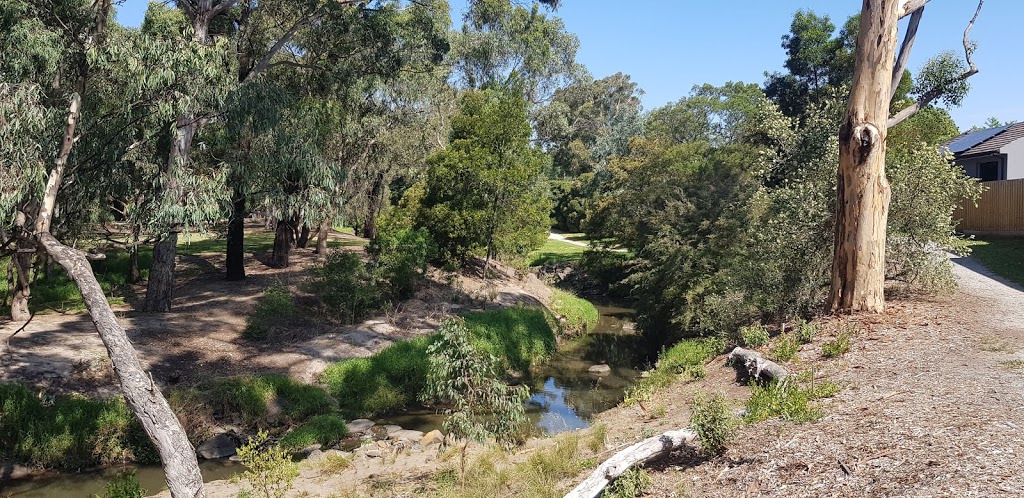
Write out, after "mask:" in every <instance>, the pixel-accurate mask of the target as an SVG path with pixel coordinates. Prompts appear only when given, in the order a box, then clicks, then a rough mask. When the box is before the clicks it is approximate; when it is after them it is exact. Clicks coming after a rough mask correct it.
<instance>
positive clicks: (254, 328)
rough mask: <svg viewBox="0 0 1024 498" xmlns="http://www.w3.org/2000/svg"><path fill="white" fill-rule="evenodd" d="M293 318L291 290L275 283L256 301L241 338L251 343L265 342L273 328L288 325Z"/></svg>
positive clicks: (293, 301) (293, 304) (293, 309)
mask: <svg viewBox="0 0 1024 498" xmlns="http://www.w3.org/2000/svg"><path fill="white" fill-rule="evenodd" d="M295 316H296V310H295V300H294V299H293V298H292V292H291V290H290V289H288V287H287V286H285V285H283V284H281V283H280V282H278V283H275V284H273V285H271V286H270V287H267V290H266V291H264V292H263V295H262V296H260V298H259V299H258V300H257V301H256V309H255V310H254V311H253V313H252V315H249V317H248V318H247V319H246V322H245V330H244V331H243V332H242V337H244V338H246V339H249V340H253V341H262V340H265V339H267V338H268V336H269V335H270V333H271V331H272V330H273V328H274V327H275V326H277V325H279V324H284V323H288V322H290V321H291V320H292V319H294V318H295Z"/></svg>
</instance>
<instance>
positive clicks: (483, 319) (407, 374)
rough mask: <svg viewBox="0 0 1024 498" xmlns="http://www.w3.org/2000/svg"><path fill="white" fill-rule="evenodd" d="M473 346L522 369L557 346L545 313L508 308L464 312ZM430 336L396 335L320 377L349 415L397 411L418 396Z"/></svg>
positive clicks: (360, 415) (340, 363)
mask: <svg viewBox="0 0 1024 498" xmlns="http://www.w3.org/2000/svg"><path fill="white" fill-rule="evenodd" d="M464 318H465V320H466V325H467V326H468V327H469V329H470V330H471V331H472V332H473V336H474V341H475V346H476V347H478V348H480V349H482V350H484V351H487V352H489V353H491V354H493V355H494V356H496V357H498V358H500V359H501V360H502V361H503V362H504V363H505V366H506V367H507V368H508V369H510V370H516V371H519V372H525V371H527V370H529V369H530V367H531V366H532V365H534V364H536V363H539V362H541V361H543V360H544V359H546V358H547V357H548V356H549V355H550V354H551V353H552V352H554V349H555V334H554V332H553V331H552V330H551V327H550V326H549V325H548V323H547V320H546V318H545V316H544V313H543V312H542V311H540V310H536V309H529V308H508V309H503V310H496V311H485V312H477V313H468V314H466V315H464ZM431 340H432V337H419V338H416V339H412V340H406V341H399V342H396V343H395V344H392V345H391V346H388V347H387V348H385V349H382V350H381V351H379V352H377V353H376V354H374V355H372V356H370V357H367V358H353V359H350V360H344V361H341V362H338V363H335V364H333V365H331V366H329V367H327V369H326V370H324V372H323V374H322V375H321V377H320V381H321V382H322V383H323V384H324V385H326V386H327V390H328V392H330V393H331V395H332V396H333V397H334V398H335V399H337V400H338V403H339V407H340V409H341V412H342V413H344V414H345V415H346V416H349V417H370V416H375V415H380V414H383V413H389V412H395V411H398V410H401V409H403V408H405V407H407V406H409V405H411V404H414V403H416V402H417V400H418V398H419V395H420V392H422V391H423V387H424V379H425V378H426V372H427V363H428V362H427V346H429V345H430V342H431Z"/></svg>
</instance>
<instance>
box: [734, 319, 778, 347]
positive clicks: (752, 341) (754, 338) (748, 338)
mask: <svg viewBox="0 0 1024 498" xmlns="http://www.w3.org/2000/svg"><path fill="white" fill-rule="evenodd" d="M738 335H739V340H740V345H741V346H746V347H748V348H759V347H761V346H764V345H765V344H768V340H769V339H770V337H769V336H768V329H767V328H765V326H764V325H761V324H756V325H747V326H745V327H740V330H739V332H738Z"/></svg>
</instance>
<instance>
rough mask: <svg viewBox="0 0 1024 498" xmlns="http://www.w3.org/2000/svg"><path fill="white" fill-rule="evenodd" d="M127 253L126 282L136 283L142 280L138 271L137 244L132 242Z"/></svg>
mask: <svg viewBox="0 0 1024 498" xmlns="http://www.w3.org/2000/svg"><path fill="white" fill-rule="evenodd" d="M129 251H130V252H129V253H128V283H130V284H137V283H139V282H141V281H142V272H140V271H139V244H138V242H136V243H135V244H132V247H131V249H130V250H129Z"/></svg>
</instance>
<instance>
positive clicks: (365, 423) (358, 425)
mask: <svg viewBox="0 0 1024 498" xmlns="http://www.w3.org/2000/svg"><path fill="white" fill-rule="evenodd" d="M346 425H348V431H349V432H351V433H356V432H365V431H366V430H367V429H369V428H370V427H373V426H374V425H377V424H376V423H374V421H372V420H367V419H365V418H357V419H355V420H353V421H351V422H349V423H348V424H346Z"/></svg>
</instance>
